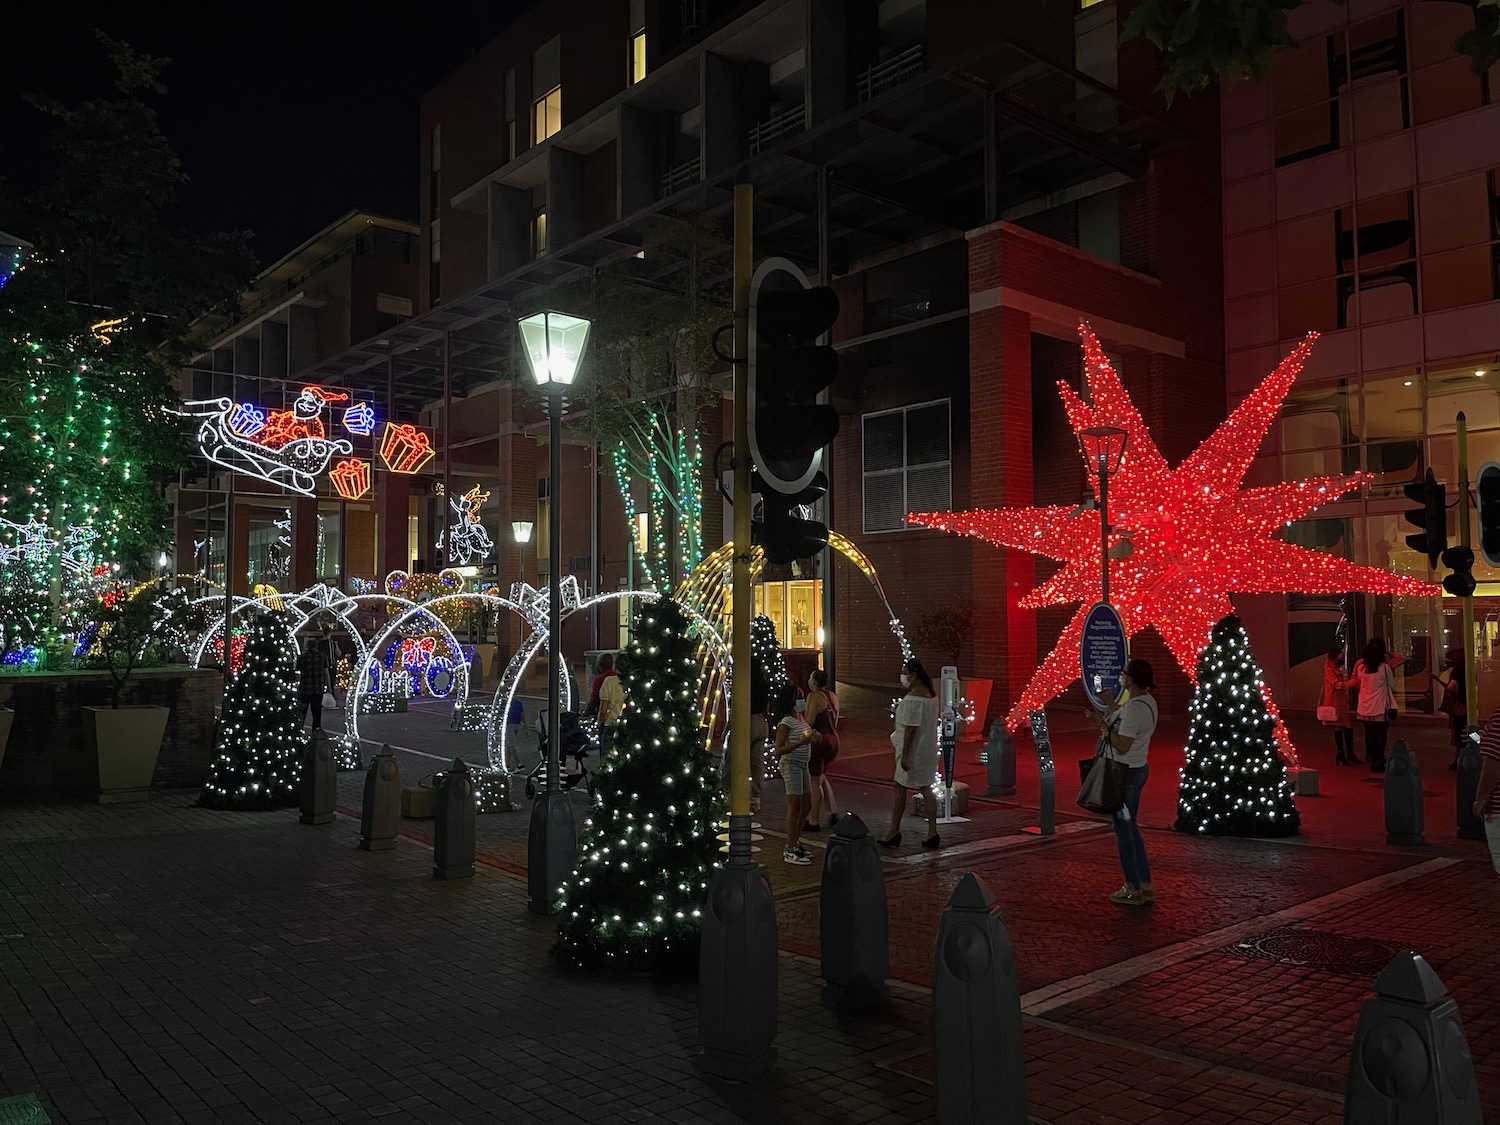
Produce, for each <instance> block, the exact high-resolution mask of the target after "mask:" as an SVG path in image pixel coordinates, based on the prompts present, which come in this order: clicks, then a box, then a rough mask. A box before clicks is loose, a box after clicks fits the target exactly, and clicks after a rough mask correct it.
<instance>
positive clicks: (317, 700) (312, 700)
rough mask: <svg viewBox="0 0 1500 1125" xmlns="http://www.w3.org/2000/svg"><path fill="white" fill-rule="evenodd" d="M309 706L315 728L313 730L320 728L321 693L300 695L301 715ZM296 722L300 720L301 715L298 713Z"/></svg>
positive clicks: (321, 722)
mask: <svg viewBox="0 0 1500 1125" xmlns="http://www.w3.org/2000/svg"><path fill="white" fill-rule="evenodd" d="M309 707H310V708H312V717H313V729H315V730H322V729H323V697H322V696H321V695H304V696H303V697H302V714H303V715H305V714H306V713H307V709H308V708H309ZM297 722H298V723H301V722H302V715H298V716H297Z"/></svg>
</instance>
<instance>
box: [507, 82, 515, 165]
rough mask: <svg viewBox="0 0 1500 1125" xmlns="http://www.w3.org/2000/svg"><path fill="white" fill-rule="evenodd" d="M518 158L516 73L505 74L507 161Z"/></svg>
mask: <svg viewBox="0 0 1500 1125" xmlns="http://www.w3.org/2000/svg"><path fill="white" fill-rule="evenodd" d="M515 158H516V72H515V70H514V69H511V70H507V71H506V72H505V159H506V161H507V162H509V161H512V160H514V159H515Z"/></svg>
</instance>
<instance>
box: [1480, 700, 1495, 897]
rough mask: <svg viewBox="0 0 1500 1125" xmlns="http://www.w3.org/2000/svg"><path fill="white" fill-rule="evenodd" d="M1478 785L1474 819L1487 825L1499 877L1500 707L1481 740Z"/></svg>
mask: <svg viewBox="0 0 1500 1125" xmlns="http://www.w3.org/2000/svg"><path fill="white" fill-rule="evenodd" d="M1479 760H1480V762H1481V763H1482V765H1481V766H1480V767H1479V782H1478V784H1477V785H1475V787H1474V815H1475V816H1477V817H1479V818H1480V819H1481V820H1483V821H1484V838H1485V839H1486V840H1487V841H1489V845H1490V862H1491V863H1492V864H1493V865H1494V868H1495V874H1497V875H1500V707H1496V708H1495V709H1494V710H1493V711H1492V712H1490V718H1489V722H1487V723H1485V724H1484V731H1483V733H1482V734H1480V736H1479Z"/></svg>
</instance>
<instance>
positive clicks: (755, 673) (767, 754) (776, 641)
mask: <svg viewBox="0 0 1500 1125" xmlns="http://www.w3.org/2000/svg"><path fill="white" fill-rule="evenodd" d="M790 679H791V677H790V676H789V675H787V670H786V657H784V656H783V655H782V653H781V638H780V637H778V636H777V635H776V622H774V621H772V620H771V619H770V618H769V617H767V616H766V615H765V614H763V613H762V614H759V615H758V616H756V617H754V618H752V619H751V621H750V713H751V715H764V714H765V713H766V709H767V708H768V707H769V706H770V704H771V700H772V699H774V698H775V697H776V693H777V692H779V691H780V690H781V689H782V688H783V687H784V686H785V685H786V684H787V682H788V681H789V680H790ZM780 717H781V716H779V715H778V716H777V718H780ZM751 729H752V730H755V731H759V730H760V729H761V728H760V727H759V726H758V725H756V724H754V723H752V724H751ZM761 754H762V758H761V776H762V777H780V776H781V766H780V762H781V759H780V758H778V757H777V756H776V747H775V746H774V745H772V742H771V740H770V739H769V738H768V739H766V740H765V743H764V744H763V747H762V750H761Z"/></svg>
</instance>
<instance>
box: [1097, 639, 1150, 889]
mask: <svg viewBox="0 0 1500 1125" xmlns="http://www.w3.org/2000/svg"><path fill="white" fill-rule="evenodd" d="M1154 687H1156V680H1155V678H1154V677H1153V675H1152V672H1151V665H1150V664H1149V663H1147V662H1146V661H1144V660H1141V659H1139V658H1137V659H1135V660H1131V661H1129V662H1127V663H1126V665H1125V671H1124V672H1123V673H1121V675H1120V691H1121V694H1122V695H1124V696H1128V698H1127V699H1126V700H1125V702H1124V703H1123V704H1118V703H1115V702H1111V704H1110V706H1109V710H1108V711H1091V712H1090V714H1091V715H1092V716H1093V717H1094V719H1095V720H1096V721H1097V722H1098V724H1099V735H1100V743H1101V745H1100V750H1101V752H1102V753H1105V754H1107V755H1108V756H1109V757H1110V758H1112V759H1114V760H1115V761H1117V762H1123V763H1124V764H1125V766H1126V770H1125V803H1124V805H1123V807H1121V808H1120V809H1119V810H1118V811H1117V812H1115V814H1114V824H1115V844H1116V846H1117V847H1118V848H1119V851H1120V868H1121V870H1123V871H1124V873H1125V885H1124V886H1122V887H1121V888H1120V889H1119V890H1117V891H1116V892H1115V893H1114V894H1112V895H1110V896H1109V901H1110V902H1113V903H1118V904H1119V905H1121V906H1146V905H1148V904H1150V903H1153V902H1155V901H1156V890H1155V888H1154V887H1153V886H1152V884H1151V865H1150V864H1149V863H1147V862H1146V842H1145V840H1143V839H1142V838H1141V826H1140V821H1139V819H1138V816H1139V813H1140V808H1141V791H1142V790H1143V789H1145V788H1146V779H1147V778H1148V777H1149V776H1150V775H1151V767H1150V766H1148V765H1147V764H1146V752H1147V751H1148V750H1149V749H1150V748H1151V735H1152V734H1153V733H1155V731H1156V720H1157V717H1158V712H1157V705H1156V700H1155V699H1154V698H1152V696H1151V690H1152V689H1153V688H1154Z"/></svg>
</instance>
